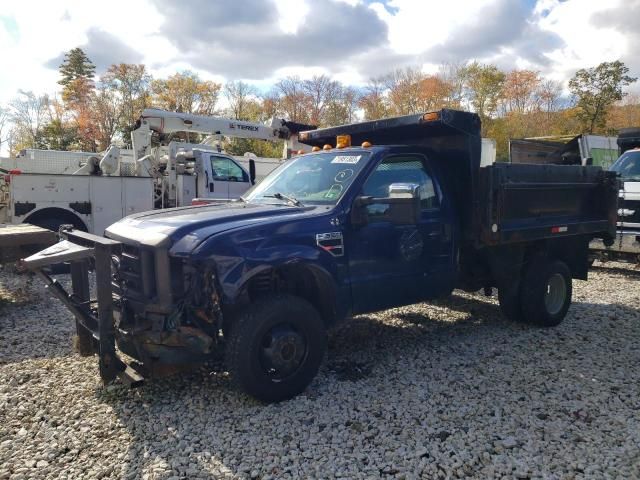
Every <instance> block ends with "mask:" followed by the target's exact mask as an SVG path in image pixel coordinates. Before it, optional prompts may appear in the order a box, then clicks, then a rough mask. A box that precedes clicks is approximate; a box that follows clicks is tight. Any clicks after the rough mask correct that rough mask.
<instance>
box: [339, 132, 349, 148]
mask: <svg viewBox="0 0 640 480" xmlns="http://www.w3.org/2000/svg"><path fill="white" fill-rule="evenodd" d="M350 146H351V135H338V136H336V148H347V147H350Z"/></svg>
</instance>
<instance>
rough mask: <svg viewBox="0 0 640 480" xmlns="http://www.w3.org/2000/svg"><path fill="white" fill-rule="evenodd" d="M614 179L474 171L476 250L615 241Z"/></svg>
mask: <svg viewBox="0 0 640 480" xmlns="http://www.w3.org/2000/svg"><path fill="white" fill-rule="evenodd" d="M618 189H619V186H618V179H617V177H616V174H615V173H614V172H606V171H603V170H601V169H600V168H599V167H581V166H564V165H547V166H542V165H523V164H494V165H492V166H489V167H484V168H481V169H480V174H479V178H478V198H477V201H476V202H475V203H476V205H475V208H476V212H477V214H476V215H474V218H475V219H476V222H475V225H474V228H475V229H476V231H477V235H475V238H476V239H477V241H478V243H479V245H478V246H483V245H499V244H506V243H517V242H531V241H535V240H539V239H540V240H541V239H545V238H555V237H560V236H568V235H590V236H592V237H600V238H606V237H611V238H613V237H614V236H615V228H616V214H617V197H618Z"/></svg>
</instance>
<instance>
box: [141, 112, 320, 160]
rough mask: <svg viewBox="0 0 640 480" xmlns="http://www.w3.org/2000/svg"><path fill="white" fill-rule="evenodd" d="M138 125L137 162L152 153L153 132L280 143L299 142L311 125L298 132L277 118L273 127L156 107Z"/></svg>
mask: <svg viewBox="0 0 640 480" xmlns="http://www.w3.org/2000/svg"><path fill="white" fill-rule="evenodd" d="M136 126H137V128H136V129H135V130H134V131H133V132H131V141H132V143H133V152H134V159H135V160H136V161H137V160H139V159H140V158H142V157H144V156H145V155H147V154H148V153H149V148H150V147H151V134H152V132H158V133H173V132H196V133H203V134H208V135H225V136H229V137H239V138H252V139H258V140H270V141H276V140H290V139H292V140H297V132H298V131H300V130H303V129H308V128H309V126H300V127H305V128H299V129H297V128H295V126H294V124H291V123H289V122H286V121H285V120H282V119H276V118H274V119H272V120H271V124H270V125H265V124H262V123H253V122H245V121H241V120H233V119H228V118H220V117H207V116H203V115H193V114H190V113H179V112H169V111H166V110H159V109H155V108H147V109H145V110H144V111H143V112H142V115H141V116H140V119H139V120H138V123H137V125H136ZM311 128H313V127H311ZM292 137H293V138H292ZM296 143H297V141H296Z"/></svg>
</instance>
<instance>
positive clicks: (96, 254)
mask: <svg viewBox="0 0 640 480" xmlns="http://www.w3.org/2000/svg"><path fill="white" fill-rule="evenodd" d="M60 236H61V238H62V240H63V241H61V242H60V243H58V244H56V245H54V246H52V247H49V248H48V249H46V250H43V251H42V252H39V253H37V254H35V255H32V256H31V257H28V258H26V259H25V260H24V261H23V263H24V266H25V267H27V268H29V269H30V270H34V271H35V272H37V274H38V275H39V276H40V277H41V278H43V280H44V281H45V282H46V284H47V286H48V289H49V290H50V291H51V292H52V293H53V294H54V295H55V296H56V297H57V298H58V299H59V300H60V301H62V302H63V303H64V305H65V306H66V307H67V308H68V309H69V310H70V311H71V312H72V313H73V315H74V316H75V318H76V328H77V346H78V350H79V351H80V353H81V354H84V355H91V354H97V355H98V358H99V368H100V376H101V378H102V380H103V381H104V383H110V382H112V381H113V380H115V379H116V378H121V379H122V380H123V381H125V382H126V383H128V384H129V385H131V386H138V385H140V384H141V383H142V382H143V380H144V378H145V377H148V376H155V375H162V374H164V373H168V372H172V371H174V370H175V367H176V366H182V365H187V364H193V363H199V362H202V361H204V360H207V359H208V358H210V357H212V356H213V355H214V354H215V353H216V349H215V346H216V344H217V343H218V340H219V339H218V333H219V332H220V326H221V321H222V319H221V316H222V314H221V311H220V307H219V301H218V296H217V290H216V288H215V285H214V277H213V275H212V274H211V273H210V272H206V274H205V275H204V276H203V273H202V272H200V271H196V270H194V269H192V271H190V272H186V273H185V272H184V271H183V268H182V266H180V268H174V270H177V271H174V272H172V271H171V269H170V263H171V260H170V259H169V256H168V252H167V251H166V249H161V251H160V254H158V252H157V251H153V250H152V251H150V250H146V251H144V252H142V250H141V249H137V250H136V249H135V248H133V247H132V246H131V245H128V244H126V243H123V242H122V241H120V240H121V239H118V240H113V239H108V238H104V237H99V236H97V235H92V234H89V233H86V232H81V231H78V230H73V229H70V230H62V231H61V232H60ZM136 252H137V253H136ZM141 252H142V253H141ZM90 259H93V262H94V266H95V280H96V281H95V293H96V298H95V299H91V298H90V296H91V295H90V294H91V292H90V285H89V265H90ZM62 262H68V263H70V265H71V293H69V292H67V291H66V290H65V288H64V287H63V286H62V285H61V284H60V282H58V281H57V280H56V279H54V278H52V277H51V276H50V275H49V274H48V273H47V272H46V269H45V267H46V266H48V265H51V264H57V263H62ZM185 274H188V275H187V276H188V278H189V279H190V281H191V280H193V278H196V279H197V281H198V282H200V284H197V285H185ZM207 275H208V276H207ZM194 292H195V293H194ZM203 293H206V295H205V299H204V300H203V298H202V297H203ZM194 295H195V297H196V298H194ZM119 352H122V353H124V354H126V355H127V356H129V357H132V358H133V359H134V360H135V361H134V362H127V361H126V360H125V359H124V356H123V355H121V354H120V353H119Z"/></svg>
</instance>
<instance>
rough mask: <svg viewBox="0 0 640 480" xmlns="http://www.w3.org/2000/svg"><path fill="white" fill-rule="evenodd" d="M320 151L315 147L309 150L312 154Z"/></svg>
mask: <svg viewBox="0 0 640 480" xmlns="http://www.w3.org/2000/svg"><path fill="white" fill-rule="evenodd" d="M320 150H321V148H320V147H318V146H317V145H316V146H315V147H313V148H312V149H311V151H312V152H319V151H320Z"/></svg>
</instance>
